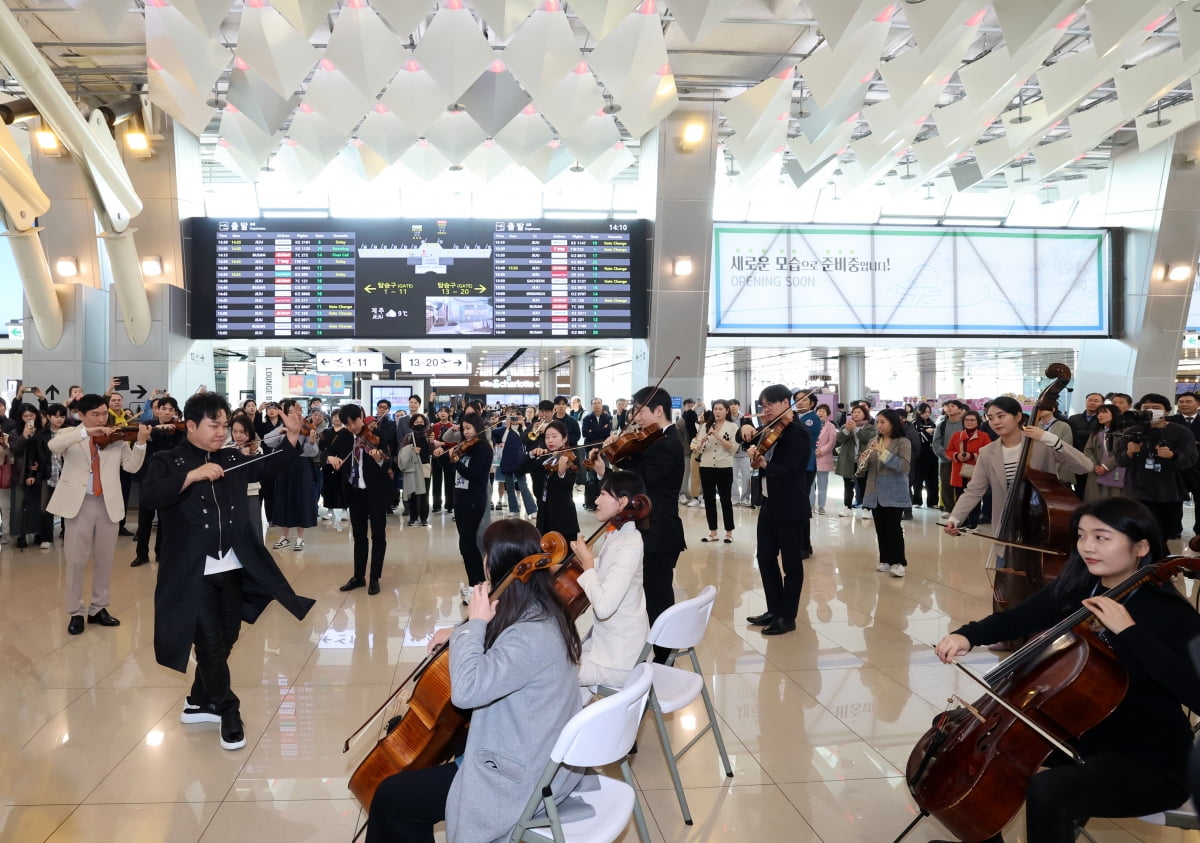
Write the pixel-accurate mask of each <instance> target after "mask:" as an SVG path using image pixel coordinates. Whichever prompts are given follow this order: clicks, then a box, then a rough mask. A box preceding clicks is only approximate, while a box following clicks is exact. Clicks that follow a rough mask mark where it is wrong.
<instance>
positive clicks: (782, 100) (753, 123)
mask: <svg viewBox="0 0 1200 843" xmlns="http://www.w3.org/2000/svg"><path fill="white" fill-rule="evenodd" d="M791 101H792V73H791V70H790V69H789V70H788V71H787V72H786V76H785V77H784V78H781V77H779V76H772V77H771V78H770V79H766V80H764V81H762V82H759V83H758V84H757V85H755V86H754V87H753V88H750V89H749V90H747V91H743V92H742V93H740V94H738V95H737V96H735V97H733V98H732V99H730V100H729V102H727V103H725V104H724V105H723V106H721V112H722V113H723V114H724V115H725V118H726V119H727V120H728V121H729V125H730V126H731V127H732V128H733V129H734V130H735V131H736V132H737V136H738V137H739V138H741V139H742V141H743V142H747V143H751V144H753V143H756V142H757V140H756V139H760V138H761V139H762V142H763V143H766V142H767V140H766V138H767V136H771V137H772V138H773V137H774V135H776V134H777V133H778V132H777V130H778V128H779V125H780V122H781V118H782V123H783V132H784V135H785V136H786V134H787V125H788V118H789V117H790V116H791V115H790V112H789V111H788V107H789V106H790V105H791ZM773 142H774V143H778V140H777V139H776V140H774V141H773Z"/></svg>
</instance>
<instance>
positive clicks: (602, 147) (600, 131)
mask: <svg viewBox="0 0 1200 843" xmlns="http://www.w3.org/2000/svg"><path fill="white" fill-rule="evenodd" d="M619 140H621V134H620V132H618V131H617V124H616V123H614V122H613V119H612V118H611V117H609V116H608V115H607V114H593V115H592V116H591V117H590V118H589V119H588V120H586V121H585V122H583V123H581V124H580V125H579V126H577V127H576V128H575V131H573V132H572V133H571V134H569V135H566V136H564V137H563V141H564V142H565V143H566V144H567V148H568V149H570V150H571V154H572V155H574V156H575V160H577V161H578V162H579V163H580V164H582V165H583V166H585V167H586V166H588V165H589V164H591V163H592V162H593V161H595V160H596V159H597V158H599V157H600V156H601V155H603V154H604V152H605V151H606V150H608V149H609V148H611V147H612V146H613V145H614V144H616V143H617V142H618V141H619Z"/></svg>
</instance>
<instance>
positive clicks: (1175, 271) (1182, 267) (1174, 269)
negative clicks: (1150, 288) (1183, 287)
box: [1167, 263, 1193, 281]
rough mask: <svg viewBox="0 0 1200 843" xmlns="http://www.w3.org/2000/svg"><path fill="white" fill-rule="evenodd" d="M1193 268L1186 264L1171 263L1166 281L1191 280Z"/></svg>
mask: <svg viewBox="0 0 1200 843" xmlns="http://www.w3.org/2000/svg"><path fill="white" fill-rule="evenodd" d="M1192 271H1193V267H1191V266H1189V265H1188V264H1186V263H1173V264H1171V268H1170V269H1168V270H1167V280H1168V281H1190V280H1192Z"/></svg>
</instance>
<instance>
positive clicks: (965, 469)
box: [958, 462, 975, 480]
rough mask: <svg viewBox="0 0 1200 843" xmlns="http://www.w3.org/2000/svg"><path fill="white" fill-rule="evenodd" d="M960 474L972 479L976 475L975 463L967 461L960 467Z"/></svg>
mask: <svg viewBox="0 0 1200 843" xmlns="http://www.w3.org/2000/svg"><path fill="white" fill-rule="evenodd" d="M958 476H959V477H964V478H966V479H967V480H970V479H971V478H972V477H974V476H975V463H973V462H965V463H963V464H962V465H960V466H959V467H958Z"/></svg>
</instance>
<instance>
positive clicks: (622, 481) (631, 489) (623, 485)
mask: <svg viewBox="0 0 1200 843" xmlns="http://www.w3.org/2000/svg"><path fill="white" fill-rule="evenodd" d="M600 491H601V492H608V493H609V494H610V495H612V496H613V497H614V498H618V499H620V498H628V499H629V500H630V501H632V500H633V499H634V498H635V497H636V496H637V495H644V494H646V484H645V483H643V482H642V477H641V475H640V474H637V473H635V472H633V471H614V470H611V469H610V470H609V471H606V472H605V473H604V479H603V480H601V481H600ZM636 523H637V528H638V529H639V530H648V529H650V516H649V514H647V515H645V516H644V517H642V518H639V519H638V520H637V522H636Z"/></svg>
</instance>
